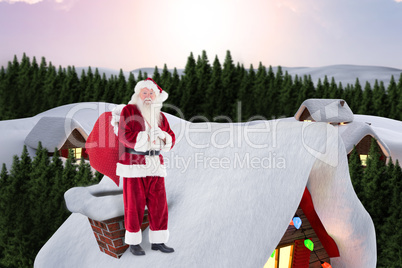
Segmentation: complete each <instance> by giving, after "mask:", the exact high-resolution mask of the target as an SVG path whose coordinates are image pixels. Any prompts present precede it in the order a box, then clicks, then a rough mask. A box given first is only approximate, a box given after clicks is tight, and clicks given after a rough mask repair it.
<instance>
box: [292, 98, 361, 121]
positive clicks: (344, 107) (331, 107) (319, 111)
mask: <svg viewBox="0 0 402 268" xmlns="http://www.w3.org/2000/svg"><path fill="white" fill-rule="evenodd" d="M305 109H307V110H308V111H309V113H310V115H311V117H312V118H313V120H314V121H316V122H330V123H341V122H352V121H353V112H352V110H351V109H350V108H349V105H348V104H347V103H346V101H344V100H342V99H307V100H305V101H304V102H303V103H302V104H301V105H300V108H299V109H298V110H297V112H296V114H295V116H294V117H295V118H296V120H299V119H300V117H301V115H302V114H303V112H304V110H305Z"/></svg>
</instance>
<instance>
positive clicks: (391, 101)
mask: <svg viewBox="0 0 402 268" xmlns="http://www.w3.org/2000/svg"><path fill="white" fill-rule="evenodd" d="M386 97H387V103H388V105H389V110H388V109H387V110H386V111H387V115H386V116H387V117H388V118H392V119H396V118H397V117H398V115H397V106H398V92H397V86H396V82H395V79H394V76H393V75H392V76H391V80H390V81H389V85H388V92H387V95H386Z"/></svg>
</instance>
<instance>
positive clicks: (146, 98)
mask: <svg viewBox="0 0 402 268" xmlns="http://www.w3.org/2000/svg"><path fill="white" fill-rule="evenodd" d="M139 95H140V99H141V101H142V103H143V104H144V105H151V104H152V103H153V101H154V100H155V97H156V96H155V92H154V91H153V90H152V89H149V88H147V87H144V88H142V89H141V90H140V94H139Z"/></svg>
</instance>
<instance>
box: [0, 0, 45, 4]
mask: <svg viewBox="0 0 402 268" xmlns="http://www.w3.org/2000/svg"><path fill="white" fill-rule="evenodd" d="M42 1H43V0H0V2H6V3H9V4H14V3H17V2H24V3H27V4H30V5H33V4H37V3H40V2H42Z"/></svg>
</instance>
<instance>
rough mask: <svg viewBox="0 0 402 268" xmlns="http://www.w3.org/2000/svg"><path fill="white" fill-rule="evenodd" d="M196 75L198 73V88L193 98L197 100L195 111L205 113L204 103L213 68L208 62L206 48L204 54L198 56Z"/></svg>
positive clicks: (199, 113)
mask: <svg viewBox="0 0 402 268" xmlns="http://www.w3.org/2000/svg"><path fill="white" fill-rule="evenodd" d="M196 75H197V89H196V91H195V94H194V95H193V98H194V99H195V100H196V102H197V105H196V106H194V107H193V109H194V111H193V113H194V114H195V115H203V114H204V113H205V110H204V106H205V105H204V104H205V100H206V98H205V95H206V91H207V89H208V86H209V83H210V79H211V75H212V69H211V66H210V65H209V62H208V57H207V53H206V52H205V50H203V51H202V56H201V57H198V61H197V64H196Z"/></svg>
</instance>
